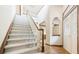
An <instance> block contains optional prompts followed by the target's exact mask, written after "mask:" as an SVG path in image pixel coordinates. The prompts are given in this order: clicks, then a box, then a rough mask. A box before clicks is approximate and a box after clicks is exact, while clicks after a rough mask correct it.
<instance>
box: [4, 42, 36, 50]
mask: <svg viewBox="0 0 79 59" xmlns="http://www.w3.org/2000/svg"><path fill="white" fill-rule="evenodd" d="M32 43H37V42H35V41H34V42H28V43H27V42H23V43H21V44H18V43H17V44H9V45H6V46H5V49H7V48H11V47H17V46H22V45H28V44H32Z"/></svg>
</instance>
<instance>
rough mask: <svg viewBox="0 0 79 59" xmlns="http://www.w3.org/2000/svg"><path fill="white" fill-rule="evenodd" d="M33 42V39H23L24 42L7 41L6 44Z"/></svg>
mask: <svg viewBox="0 0 79 59" xmlns="http://www.w3.org/2000/svg"><path fill="white" fill-rule="evenodd" d="M34 41H35V40H34V39H28V40H27V39H25V40H12V41H8V44H17V43H18V44H20V43H23V42H26V43H28V42H34Z"/></svg>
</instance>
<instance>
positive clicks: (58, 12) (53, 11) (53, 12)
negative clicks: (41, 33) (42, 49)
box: [47, 5, 63, 45]
mask: <svg viewBox="0 0 79 59" xmlns="http://www.w3.org/2000/svg"><path fill="white" fill-rule="evenodd" d="M62 11H63V8H62V6H54V5H51V6H50V7H49V15H48V16H49V18H48V20H47V23H48V24H49V26H48V25H47V27H48V30H47V31H49V32H50V33H49V34H48V35H50V36H49V37H50V39H49V41H50V43H49V44H50V45H62ZM54 17H58V18H59V20H60V24H59V26H60V29H59V32H60V37H59V39H58V40H56V41H57V42H56V43H55V39H53V38H52V37H53V36H52V34H53V33H52V31H53V29H52V27H53V24H52V23H53V19H54ZM49 27H50V28H49Z"/></svg>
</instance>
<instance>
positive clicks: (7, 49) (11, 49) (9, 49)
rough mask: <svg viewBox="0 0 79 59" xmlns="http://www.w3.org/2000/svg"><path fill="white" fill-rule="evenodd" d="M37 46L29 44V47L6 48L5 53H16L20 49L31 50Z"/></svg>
mask: <svg viewBox="0 0 79 59" xmlns="http://www.w3.org/2000/svg"><path fill="white" fill-rule="evenodd" d="M35 46H36V44H28V45H22V46H17V47H11V48H6V49H5V51H6V52H10V51H15V50H19V49H27V48H31V47H35Z"/></svg>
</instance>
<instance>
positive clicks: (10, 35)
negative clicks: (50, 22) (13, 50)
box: [9, 33, 33, 36]
mask: <svg viewBox="0 0 79 59" xmlns="http://www.w3.org/2000/svg"><path fill="white" fill-rule="evenodd" d="M11 35H14V36H17V35H33V34H30V33H29V34H28V33H22V34H9V36H11Z"/></svg>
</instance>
